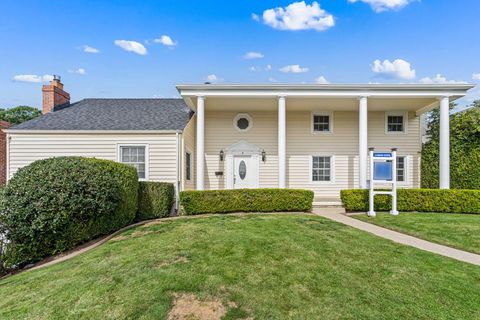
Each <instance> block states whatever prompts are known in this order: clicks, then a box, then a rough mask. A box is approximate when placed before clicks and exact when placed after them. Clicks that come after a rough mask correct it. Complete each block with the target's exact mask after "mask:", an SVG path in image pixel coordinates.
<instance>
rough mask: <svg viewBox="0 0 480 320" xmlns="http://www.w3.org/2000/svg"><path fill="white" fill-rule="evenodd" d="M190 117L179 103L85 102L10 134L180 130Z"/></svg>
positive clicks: (140, 101)
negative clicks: (24, 132)
mask: <svg viewBox="0 0 480 320" xmlns="http://www.w3.org/2000/svg"><path fill="white" fill-rule="evenodd" d="M192 114H193V111H192V110H191V109H190V108H189V107H188V106H187V105H186V104H185V102H184V101H183V100H182V99H84V100H81V101H78V102H75V103H73V104H71V105H70V106H68V107H63V108H57V109H55V111H53V112H50V113H47V114H45V115H43V116H40V117H38V118H35V119H32V120H30V121H27V122H24V123H22V124H19V125H17V126H14V127H12V128H11V129H10V130H183V129H184V128H185V126H186V125H187V123H188V121H189V120H190V118H191V117H192Z"/></svg>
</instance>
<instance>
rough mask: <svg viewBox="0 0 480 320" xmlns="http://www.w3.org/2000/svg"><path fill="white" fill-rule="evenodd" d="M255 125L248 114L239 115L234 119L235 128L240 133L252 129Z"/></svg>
mask: <svg viewBox="0 0 480 320" xmlns="http://www.w3.org/2000/svg"><path fill="white" fill-rule="evenodd" d="M252 125H253V120H252V117H250V115H248V114H246V113H239V114H237V116H236V117H235V118H234V119H233V126H234V127H235V129H237V131H240V132H246V131H248V130H250V129H251V128H252Z"/></svg>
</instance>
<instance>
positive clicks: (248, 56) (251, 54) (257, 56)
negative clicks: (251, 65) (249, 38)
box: [243, 51, 264, 60]
mask: <svg viewBox="0 0 480 320" xmlns="http://www.w3.org/2000/svg"><path fill="white" fill-rule="evenodd" d="M263 57H264V55H263V54H262V53H261V52H254V51H250V52H247V53H245V55H244V56H243V59H246V60H252V59H261V58H263Z"/></svg>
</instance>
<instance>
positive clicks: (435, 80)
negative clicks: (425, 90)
mask: <svg viewBox="0 0 480 320" xmlns="http://www.w3.org/2000/svg"><path fill="white" fill-rule="evenodd" d="M420 83H423V84H456V83H466V82H465V81H457V80H447V78H445V77H444V76H442V75H441V74H440V73H438V74H437V75H435V77H433V78H430V77H425V78H422V79H420Z"/></svg>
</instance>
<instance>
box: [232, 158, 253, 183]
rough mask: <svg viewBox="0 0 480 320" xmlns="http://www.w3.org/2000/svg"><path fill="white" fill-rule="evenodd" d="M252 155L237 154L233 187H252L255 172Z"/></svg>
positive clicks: (234, 162) (234, 164)
mask: <svg viewBox="0 0 480 320" xmlns="http://www.w3.org/2000/svg"><path fill="white" fill-rule="evenodd" d="M251 160H252V157H251V156H235V157H234V161H233V168H234V169H233V188H234V189H246V188H251V186H252V181H253V180H252V179H254V178H255V177H254V173H253V172H252V170H251V169H252V168H251Z"/></svg>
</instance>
